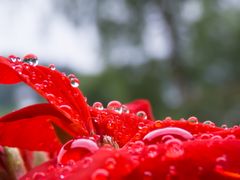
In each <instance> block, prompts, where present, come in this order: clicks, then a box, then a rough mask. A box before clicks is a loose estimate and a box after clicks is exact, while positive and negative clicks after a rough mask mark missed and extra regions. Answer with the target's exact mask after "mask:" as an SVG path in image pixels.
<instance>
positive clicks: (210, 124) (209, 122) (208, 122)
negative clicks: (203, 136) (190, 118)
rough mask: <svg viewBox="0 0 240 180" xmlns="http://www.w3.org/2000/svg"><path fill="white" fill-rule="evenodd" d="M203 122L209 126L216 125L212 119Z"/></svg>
mask: <svg viewBox="0 0 240 180" xmlns="http://www.w3.org/2000/svg"><path fill="white" fill-rule="evenodd" d="M203 124H207V125H209V126H215V123H214V122H212V121H204V122H203Z"/></svg>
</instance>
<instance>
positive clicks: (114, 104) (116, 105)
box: [107, 101, 122, 114]
mask: <svg viewBox="0 0 240 180" xmlns="http://www.w3.org/2000/svg"><path fill="white" fill-rule="evenodd" d="M107 109H108V110H111V111H114V112H117V113H119V114H121V113H122V104H121V103H120V102H119V101H110V102H109V103H108V105H107Z"/></svg>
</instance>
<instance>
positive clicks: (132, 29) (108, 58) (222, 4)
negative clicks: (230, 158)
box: [55, 0, 240, 125]
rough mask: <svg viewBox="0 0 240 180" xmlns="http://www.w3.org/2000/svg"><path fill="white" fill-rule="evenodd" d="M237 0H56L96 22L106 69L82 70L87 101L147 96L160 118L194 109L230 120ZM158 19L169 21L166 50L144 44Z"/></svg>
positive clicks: (237, 103) (234, 100) (239, 93)
mask: <svg viewBox="0 0 240 180" xmlns="http://www.w3.org/2000/svg"><path fill="white" fill-rule="evenodd" d="M233 3H234V1H232V5H230V4H231V3H229V2H228V1H226V0H212V1H209V0H201V1H197V0H181V1H174V0H149V1H138V0H123V1H111V0H101V1H91V2H89V1H84V0H71V1H65V0H58V1H56V0H55V6H56V13H61V14H64V15H65V16H66V17H67V18H68V19H69V21H70V22H72V23H73V24H74V25H75V26H76V27H78V28H81V24H82V23H86V22H88V21H95V22H96V23H97V28H98V32H99V34H100V38H101V41H100V45H101V57H100V59H103V60H104V64H105V70H104V71H103V72H102V73H101V74H98V75H91V76H86V75H81V74H78V76H79V78H80V80H81V85H80V88H81V89H82V90H83V92H84V94H85V95H86V96H87V97H88V102H89V103H90V104H91V103H93V102H94V101H102V102H104V103H105V105H106V104H107V102H108V101H110V100H113V99H117V100H120V101H122V102H123V103H126V102H129V101H132V100H134V99H137V98H146V99H149V100H150V101H151V103H152V106H153V110H154V114H155V116H156V118H157V119H163V118H164V117H166V116H171V117H173V118H175V119H179V118H181V117H184V118H188V117H189V116H192V115H194V116H197V117H199V119H200V120H201V121H204V120H212V121H215V122H217V123H218V124H222V123H226V124H228V125H233V124H239V123H240V85H239V77H240V68H239V65H240V60H239V59H240V53H239V52H240V51H239V47H240V24H239V15H240V3H237V4H238V5H236V6H235V5H234V4H233ZM235 3H236V2H235ZM90 7H91V8H92V9H94V11H90V10H89V9H91V8H90ZM187 7H188V11H186V8H187ZM189 9H190V10H189ZM196 12H198V13H199V14H198V16H197V17H196V18H195V19H194V16H195V15H196ZM183 14H184V15H183ZM149 17H153V18H152V19H151V18H150V19H149ZM150 21H151V22H150ZM159 21H161V23H160V24H161V26H164V29H165V31H163V32H164V33H162V34H160V36H163V37H165V38H167V41H168V42H169V43H170V53H169V54H168V55H166V56H164V57H154V56H152V55H149V54H148V53H147V52H146V48H145V47H144V38H146V37H145V36H146V35H145V34H144V33H145V29H146V28H147V27H148V26H154V25H155V23H159ZM149 23H150V25H149ZM161 26H160V27H159V28H162V27H161ZM156 38H157V37H156ZM159 51H160V49H159ZM131 62H134V63H131Z"/></svg>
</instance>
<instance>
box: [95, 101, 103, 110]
mask: <svg viewBox="0 0 240 180" xmlns="http://www.w3.org/2000/svg"><path fill="white" fill-rule="evenodd" d="M92 107H93V108H94V109H97V110H103V105H102V103H101V102H95V103H93V105H92Z"/></svg>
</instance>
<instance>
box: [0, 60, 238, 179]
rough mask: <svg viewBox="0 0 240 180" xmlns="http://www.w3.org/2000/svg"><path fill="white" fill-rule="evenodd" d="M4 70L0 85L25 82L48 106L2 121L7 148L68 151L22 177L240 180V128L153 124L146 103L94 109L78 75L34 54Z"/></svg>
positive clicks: (3, 63) (1, 65)
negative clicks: (39, 62) (39, 60)
mask: <svg viewBox="0 0 240 180" xmlns="http://www.w3.org/2000/svg"><path fill="white" fill-rule="evenodd" d="M0 70H1V71H0V83H2V84H15V83H19V82H24V83H26V84H27V85H29V86H30V87H32V88H33V89H34V90H36V91H37V92H38V93H39V94H40V95H42V96H43V97H44V98H45V99H46V100H47V101H48V103H44V104H37V105H32V106H29V107H25V108H23V109H21V110H17V111H15V112H12V113H10V114H7V115H5V116H3V117H1V118H0V144H1V145H2V146H11V147H19V148H22V149H28V150H44V151H48V152H52V153H54V152H57V151H59V150H60V149H61V150H60V152H59V154H58V156H57V159H55V158H53V160H52V161H49V162H48V163H45V164H43V165H41V166H39V167H37V168H35V169H33V170H32V171H30V172H29V173H27V175H26V176H24V177H23V178H22V179H63V178H65V179H79V178H81V179H91V178H92V179H240V156H239V155H238V151H239V150H240V140H239V138H240V128H239V127H237V126H235V127H233V128H225V129H224V128H219V127H216V126H215V124H214V123H212V122H209V121H206V122H205V123H200V122H198V120H197V118H195V117H190V118H189V119H188V120H184V119H181V120H179V121H176V120H172V119H171V118H166V119H165V120H162V121H160V120H157V121H153V115H152V113H151V108H150V104H149V103H148V101H146V100H136V101H134V102H132V103H129V104H126V105H122V104H121V103H120V102H118V101H111V102H110V103H109V104H108V106H107V108H104V107H103V106H102V104H101V103H100V102H96V103H94V104H93V106H89V105H88V104H87V103H86V102H85V98H84V96H83V95H82V93H81V91H80V90H79V89H78V85H79V81H78V79H77V78H76V77H75V76H74V75H69V76H66V75H65V74H63V73H61V72H59V71H57V70H56V69H55V67H54V66H53V65H51V66H50V67H44V66H39V65H37V57H36V56H34V55H28V56H25V58H24V59H23V60H20V59H18V58H16V57H15V56H11V57H9V58H8V59H7V58H4V57H0ZM59 129H62V130H61V133H59V134H58V135H56V132H57V131H58V130H59ZM63 131H64V132H65V133H64V134H65V135H64V136H63V137H60V136H59V135H62V133H63ZM70 138H73V140H70V141H68V142H67V143H66V144H65V145H63V146H62V142H65V141H66V140H69V139H70ZM104 144H108V145H104ZM109 144H110V145H109ZM61 147H62V148H61Z"/></svg>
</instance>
